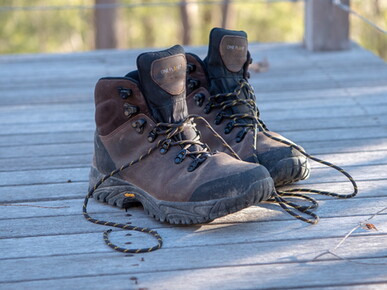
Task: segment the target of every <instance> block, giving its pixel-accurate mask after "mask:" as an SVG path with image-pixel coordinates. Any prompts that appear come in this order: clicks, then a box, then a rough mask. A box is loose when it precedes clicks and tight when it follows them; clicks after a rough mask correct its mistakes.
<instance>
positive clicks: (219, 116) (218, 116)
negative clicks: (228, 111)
mask: <svg viewBox="0 0 387 290" xmlns="http://www.w3.org/2000/svg"><path fill="white" fill-rule="evenodd" d="M222 120H223V112H222V111H220V112H219V113H218V114H217V115H216V117H215V125H219V124H220V123H221V122H222Z"/></svg>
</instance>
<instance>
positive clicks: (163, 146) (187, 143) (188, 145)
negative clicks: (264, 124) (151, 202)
mask: <svg viewBox="0 0 387 290" xmlns="http://www.w3.org/2000/svg"><path fill="white" fill-rule="evenodd" d="M194 119H200V120H202V121H203V122H205V123H206V125H207V126H208V127H209V129H210V130H211V131H212V133H213V134H214V135H215V136H217V137H218V138H219V139H220V141H221V142H222V144H223V146H225V147H226V148H227V149H228V150H229V151H230V152H231V154H232V155H234V156H235V157H236V158H238V159H240V158H239V157H238V155H237V154H236V153H235V152H234V150H233V149H232V148H231V147H230V146H229V145H228V144H227V143H226V141H224V140H223V138H222V137H221V136H219V135H218V134H217V133H216V132H215V130H214V129H212V128H211V126H210V125H209V124H208V122H207V121H206V120H205V119H204V118H203V117H201V116H197V115H189V116H187V117H186V118H185V119H184V120H182V121H181V122H177V123H158V124H157V125H156V126H155V129H154V132H157V135H158V136H161V135H166V137H165V138H163V139H160V140H159V141H158V142H157V143H156V144H155V145H154V146H153V147H150V148H149V149H148V150H147V151H146V152H144V153H143V154H142V155H141V156H140V157H139V158H137V159H136V160H133V161H131V162H129V163H126V164H124V165H122V166H121V167H120V168H118V169H116V170H113V171H112V172H111V173H110V174H107V175H105V176H103V177H102V178H101V179H100V180H99V181H98V182H97V183H96V184H95V185H94V187H93V188H92V189H91V190H89V192H88V193H87V195H86V197H85V200H84V203H83V208H82V212H83V216H84V217H85V219H86V220H88V221H89V222H92V223H95V224H98V225H104V226H109V227H115V228H120V229H124V230H132V231H138V232H143V233H147V234H150V235H151V236H153V237H154V238H156V240H157V245H155V246H153V247H149V248H140V249H126V248H122V247H119V246H117V245H115V244H113V243H112V242H111V241H110V239H109V233H110V232H111V231H112V230H111V229H109V230H107V231H105V232H104V233H103V239H104V241H105V243H106V244H107V245H108V246H109V247H111V248H112V249H114V250H116V251H118V252H123V253H145V252H152V251H155V250H157V249H160V248H161V247H162V245H163V240H162V238H161V236H160V235H159V234H158V233H157V232H156V231H155V230H152V229H150V228H146V227H136V226H132V225H128V224H121V223H114V222H109V221H103V220H98V219H94V218H92V217H91V216H90V215H89V214H88V212H87V205H88V202H89V199H90V198H92V197H93V193H94V191H95V190H96V189H97V188H98V187H99V186H100V185H101V184H102V183H103V182H105V181H106V180H108V179H109V178H110V177H112V176H114V175H116V174H117V173H119V172H121V171H123V170H125V169H127V168H129V167H131V166H132V165H134V164H136V163H139V162H140V161H141V160H143V159H144V158H146V157H148V156H149V155H150V154H151V153H152V152H153V151H155V150H156V149H159V150H160V153H162V154H165V153H166V152H167V151H168V149H169V148H170V147H171V146H180V147H182V150H181V151H180V152H179V153H178V154H177V156H176V157H175V163H177V164H178V163H180V162H182V161H183V160H184V158H186V157H187V156H189V157H191V158H192V159H193V161H192V162H191V163H190V165H189V167H188V171H194V170H195V169H196V168H197V167H198V166H200V164H202V163H203V162H204V161H205V160H206V159H207V156H208V155H209V154H210V153H209V148H208V146H207V145H206V144H204V143H202V142H200V141H199V140H198V138H199V137H198V136H197V137H196V138H194V139H190V140H188V139H182V138H181V135H180V133H183V132H184V129H185V127H186V126H189V127H193V126H194V125H193V123H192V121H193V120H194ZM197 147H201V148H202V149H201V150H196V148H197Z"/></svg>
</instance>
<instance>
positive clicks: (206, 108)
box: [203, 102, 212, 114]
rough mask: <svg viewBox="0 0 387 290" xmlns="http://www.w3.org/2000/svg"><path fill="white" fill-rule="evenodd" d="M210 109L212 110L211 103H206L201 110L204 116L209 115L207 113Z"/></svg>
mask: <svg viewBox="0 0 387 290" xmlns="http://www.w3.org/2000/svg"><path fill="white" fill-rule="evenodd" d="M211 109H212V103H211V102H209V103H207V105H206V106H205V107H204V110H203V112H204V114H209V113H210V112H211Z"/></svg>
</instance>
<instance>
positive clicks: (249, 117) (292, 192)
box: [205, 79, 358, 224]
mask: <svg viewBox="0 0 387 290" xmlns="http://www.w3.org/2000/svg"><path fill="white" fill-rule="evenodd" d="M243 90H245V91H246V92H247V95H248V97H249V98H248V99H241V98H239V96H240V95H241V93H242V92H243ZM254 100H255V95H254V90H253V88H252V87H251V85H250V84H249V83H248V82H247V81H246V80H245V79H241V80H240V82H239V84H238V86H237V87H236V88H235V90H234V91H233V92H230V93H224V94H216V95H212V96H211V97H210V98H209V101H208V103H207V104H206V107H205V112H207V113H208V112H210V111H211V110H212V108H220V112H219V113H218V115H217V116H216V118H215V122H220V121H222V119H230V120H231V121H229V123H228V124H227V125H226V128H225V133H229V132H230V131H231V130H232V129H233V128H234V127H242V129H241V130H240V131H239V133H238V134H237V137H236V138H237V140H236V142H240V141H242V140H243V138H244V136H245V135H246V133H247V131H248V130H255V131H257V130H259V131H261V132H262V133H263V134H264V135H265V136H266V137H268V138H270V139H272V140H274V141H277V142H280V143H282V144H285V145H287V146H290V147H292V148H294V149H296V150H297V151H299V152H300V153H301V154H302V155H304V156H305V157H307V158H309V159H311V160H313V161H316V162H318V163H321V164H323V165H326V166H328V167H331V168H333V169H336V170H337V171H339V172H340V173H341V174H343V175H344V176H345V177H347V178H348V180H349V181H350V183H351V184H352V186H353V192H352V193H350V194H338V193H335V192H330V191H322V190H315V189H308V188H293V189H287V190H286V191H278V190H276V192H275V193H274V195H273V197H272V198H271V199H270V200H269V201H271V202H276V203H278V204H279V205H280V206H281V208H283V209H284V210H285V211H286V212H287V213H289V214H290V215H292V216H294V217H295V218H297V219H299V220H302V221H304V222H307V223H310V224H316V223H317V222H318V220H319V217H318V216H317V215H316V214H315V213H313V212H311V211H310V210H311V209H315V208H317V207H318V203H317V201H316V200H315V199H314V198H312V197H310V196H307V195H305V194H303V193H315V194H321V195H326V196H331V197H336V198H340V199H347V198H351V197H354V196H355V195H357V193H358V187H357V184H356V182H355V180H354V179H353V178H352V176H351V175H350V174H349V173H347V172H346V171H345V170H344V169H342V168H341V167H339V166H337V165H334V164H332V163H330V162H327V161H324V160H322V159H319V158H317V157H315V156H312V155H310V154H308V153H306V152H305V150H303V149H302V148H301V147H299V146H297V145H295V144H293V143H290V142H288V141H286V140H282V139H280V138H277V137H275V136H273V135H272V134H270V131H269V130H268V129H267V127H266V125H265V123H264V122H263V121H262V120H261V119H260V118H259V115H260V114H259V110H258V107H257V106H256V104H255V101H254ZM238 105H244V106H245V108H246V107H247V108H249V112H248V113H240V114H227V113H225V111H227V109H230V108H232V107H234V106H238ZM218 124H219V123H218ZM256 146H257V144H256V134H254V144H253V147H254V153H253V154H254V158H255V160H256V161H257V162H258V158H257V155H256V154H255V150H256V148H257V147H256ZM284 197H294V198H300V199H303V200H306V201H308V202H309V203H310V205H308V206H303V205H299V204H296V203H293V202H291V201H289V200H287V199H285V198H284ZM291 208H293V209H295V210H297V211H298V212H299V213H302V214H305V215H307V216H309V217H303V216H301V215H300V214H299V213H296V212H294V211H293V210H292V209H291Z"/></svg>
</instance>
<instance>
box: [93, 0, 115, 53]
mask: <svg viewBox="0 0 387 290" xmlns="http://www.w3.org/2000/svg"><path fill="white" fill-rule="evenodd" d="M95 4H96V5H103V4H108V5H114V4H117V0H95ZM116 19H117V8H116V7H107V8H104V7H102V8H95V9H94V24H95V26H94V33H95V48H96V49H109V48H117V45H118V41H117V29H116Z"/></svg>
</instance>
